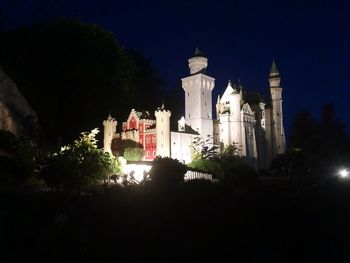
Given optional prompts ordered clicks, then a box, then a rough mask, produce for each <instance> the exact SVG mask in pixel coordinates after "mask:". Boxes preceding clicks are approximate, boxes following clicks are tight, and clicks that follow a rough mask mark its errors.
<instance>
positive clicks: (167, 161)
mask: <svg viewBox="0 0 350 263" xmlns="http://www.w3.org/2000/svg"><path fill="white" fill-rule="evenodd" d="M186 172H187V167H186V166H185V165H184V164H182V163H180V162H179V161H178V160H174V159H171V158H167V157H165V158H161V157H157V159H156V160H154V162H153V166H152V169H151V170H150V172H149V175H150V178H151V180H152V181H153V182H159V183H180V182H183V181H184V177H185V173H186Z"/></svg>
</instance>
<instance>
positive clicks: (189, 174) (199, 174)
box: [185, 170, 213, 181]
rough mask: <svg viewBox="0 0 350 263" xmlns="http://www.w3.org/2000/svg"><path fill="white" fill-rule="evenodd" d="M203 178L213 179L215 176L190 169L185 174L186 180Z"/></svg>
mask: <svg viewBox="0 0 350 263" xmlns="http://www.w3.org/2000/svg"><path fill="white" fill-rule="evenodd" d="M195 179H203V180H213V176H212V175H211V174H208V173H202V172H196V171H190V170H188V171H187V172H186V174H185V181H189V180H195Z"/></svg>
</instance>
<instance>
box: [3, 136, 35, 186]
mask: <svg viewBox="0 0 350 263" xmlns="http://www.w3.org/2000/svg"><path fill="white" fill-rule="evenodd" d="M37 160H38V149H37V147H35V146H34V145H32V144H31V142H30V141H29V140H27V139H26V138H24V137H20V138H17V137H15V136H14V135H13V134H12V133H10V132H7V131H0V171H1V173H0V186H2V187H3V188H7V189H9V188H11V187H17V188H18V187H22V186H35V185H38V184H40V181H39V178H38V176H37V173H36V165H37Z"/></svg>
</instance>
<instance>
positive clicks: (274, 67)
mask: <svg viewBox="0 0 350 263" xmlns="http://www.w3.org/2000/svg"><path fill="white" fill-rule="evenodd" d="M271 74H279V72H278V68H277V65H276V62H275V58H274V57H273V58H272V65H271V69H270V75H271Z"/></svg>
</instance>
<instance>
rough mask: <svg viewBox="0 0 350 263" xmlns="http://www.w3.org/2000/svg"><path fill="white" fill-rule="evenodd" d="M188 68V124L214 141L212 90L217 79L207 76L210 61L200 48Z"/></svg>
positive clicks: (185, 82) (184, 81) (184, 80)
mask: <svg viewBox="0 0 350 263" xmlns="http://www.w3.org/2000/svg"><path fill="white" fill-rule="evenodd" d="M188 66H189V68H190V74H191V76H189V77H186V78H183V79H182V88H183V89H184V91H185V119H186V124H187V125H189V126H191V128H192V129H193V130H195V131H197V132H198V133H199V134H200V135H201V136H202V137H203V138H205V139H207V138H211V141H212V137H213V120H212V90H213V88H214V86H215V79H214V78H212V77H209V76H207V75H206V69H207V67H208V59H207V58H206V57H204V56H203V54H202V53H201V52H200V51H199V49H198V48H196V52H195V55H194V57H192V58H190V59H189V60H188ZM211 144H212V143H211Z"/></svg>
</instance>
